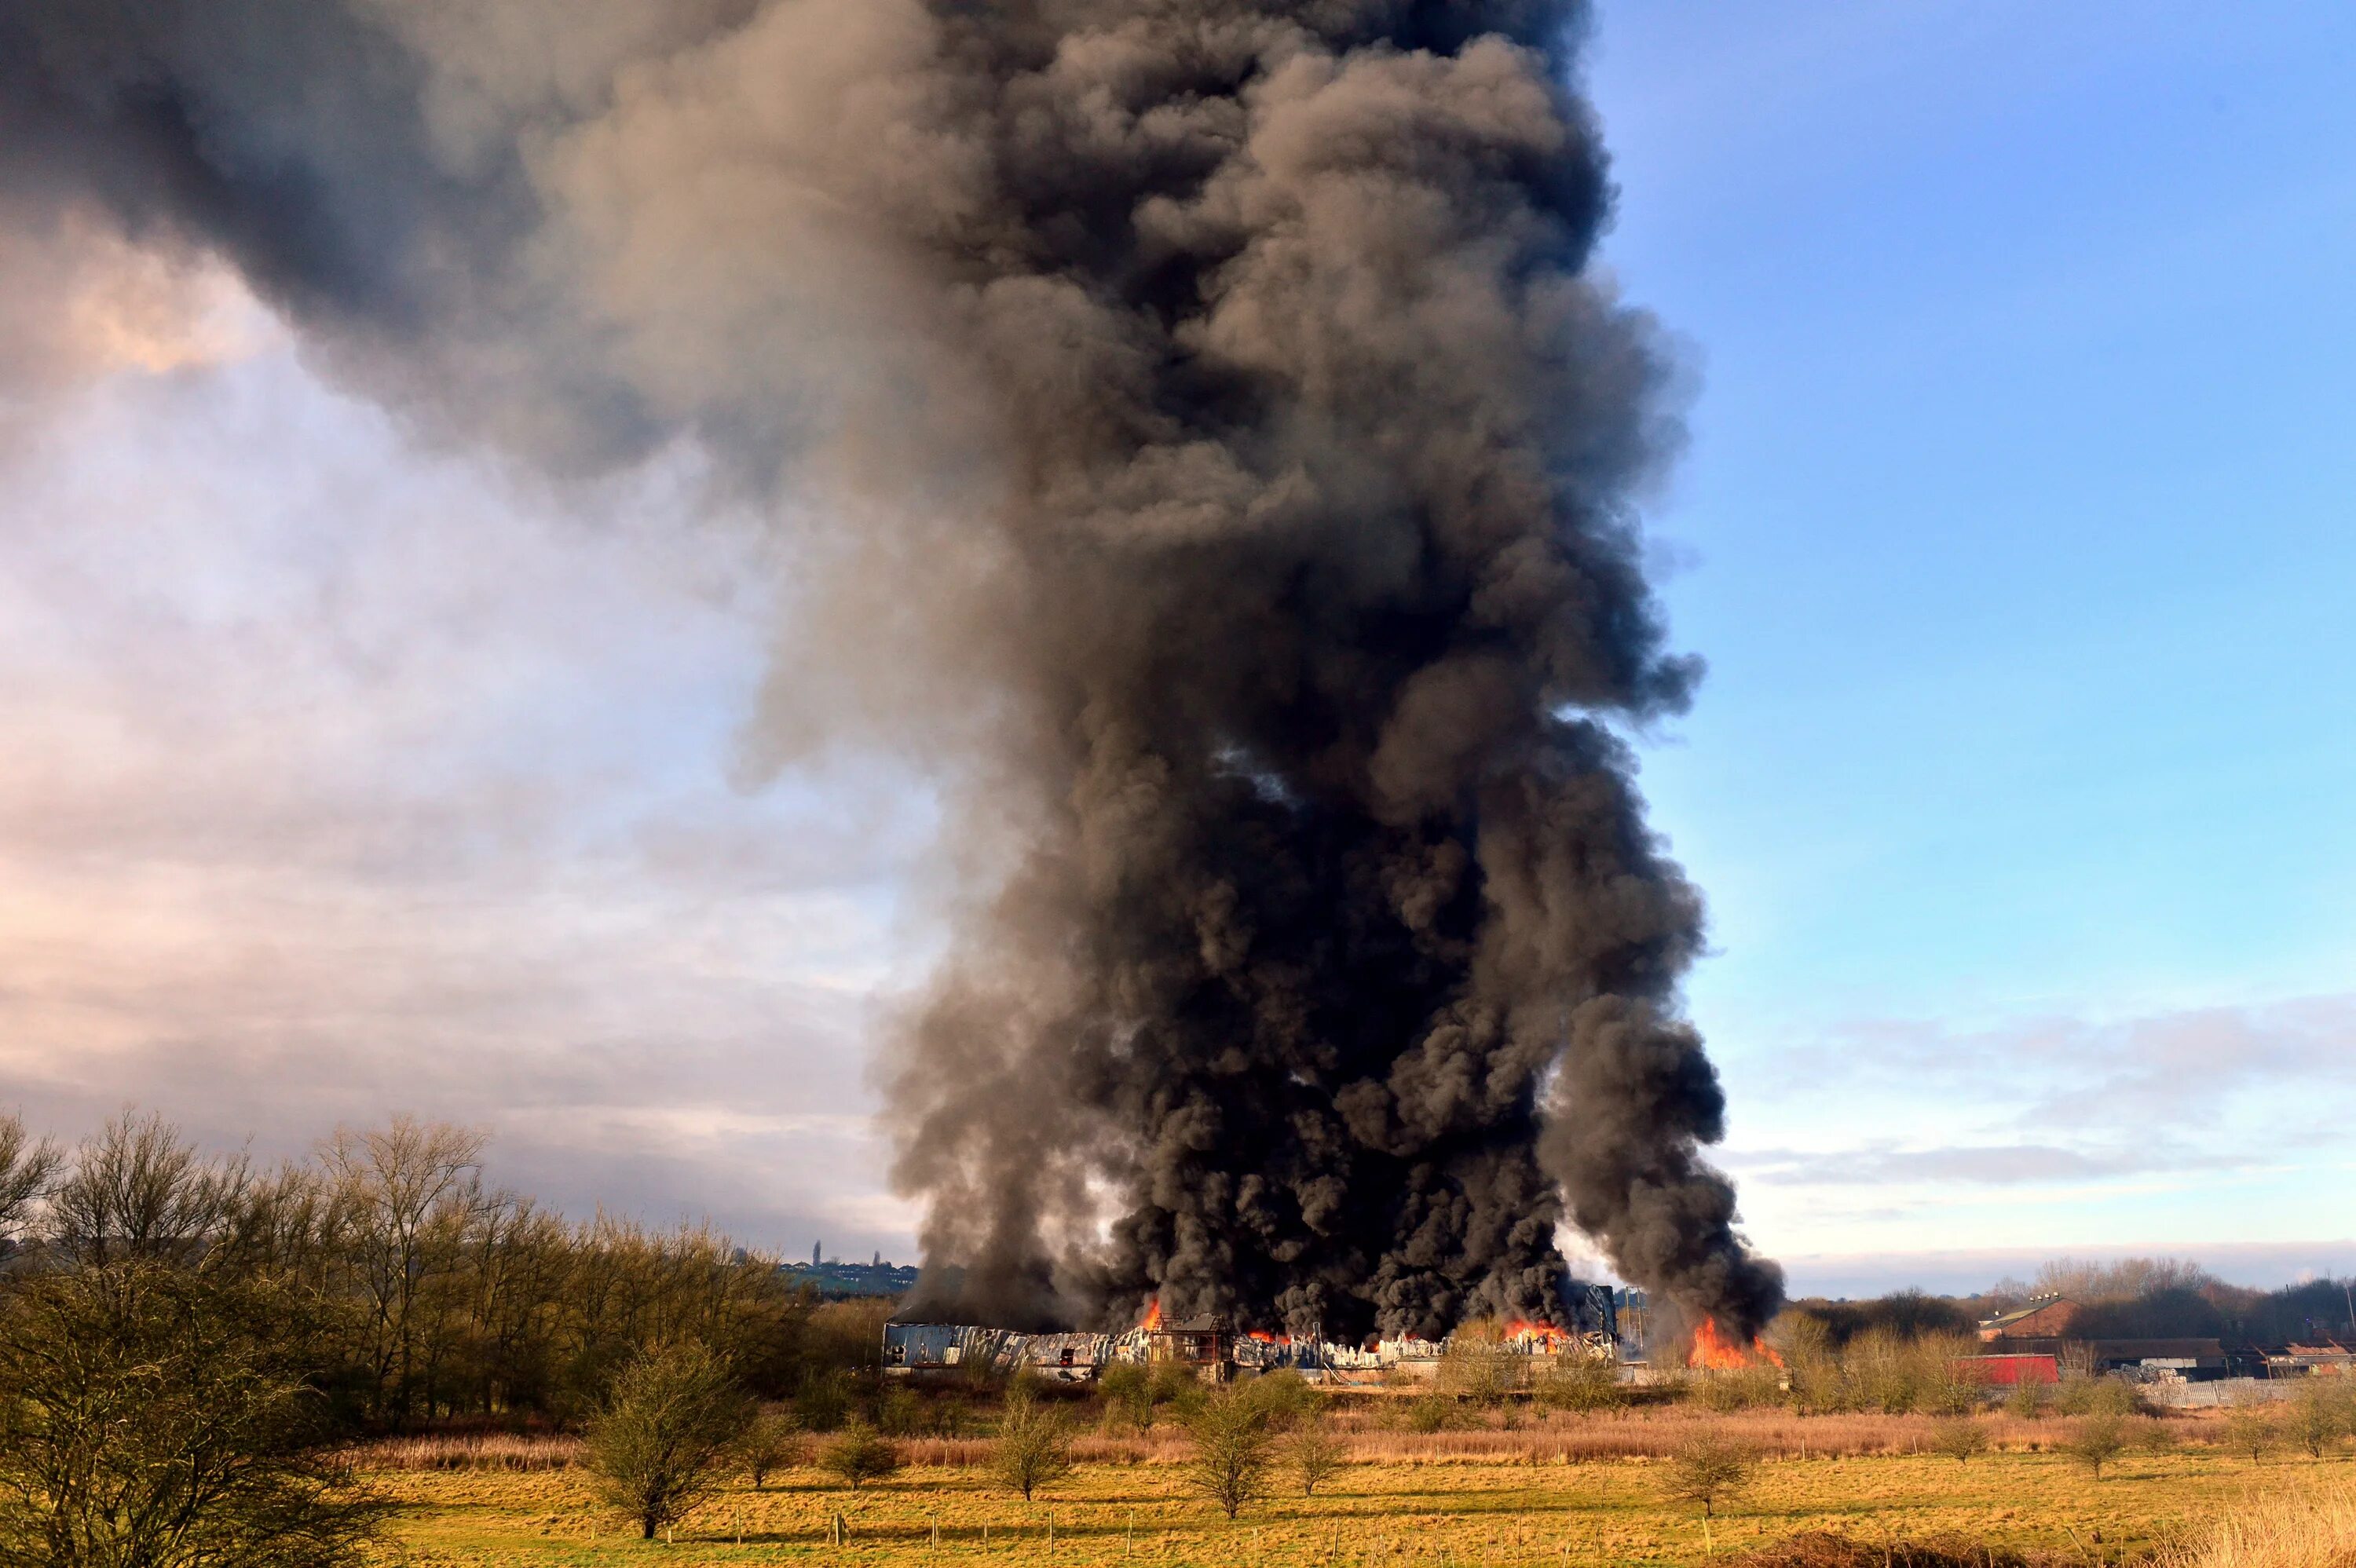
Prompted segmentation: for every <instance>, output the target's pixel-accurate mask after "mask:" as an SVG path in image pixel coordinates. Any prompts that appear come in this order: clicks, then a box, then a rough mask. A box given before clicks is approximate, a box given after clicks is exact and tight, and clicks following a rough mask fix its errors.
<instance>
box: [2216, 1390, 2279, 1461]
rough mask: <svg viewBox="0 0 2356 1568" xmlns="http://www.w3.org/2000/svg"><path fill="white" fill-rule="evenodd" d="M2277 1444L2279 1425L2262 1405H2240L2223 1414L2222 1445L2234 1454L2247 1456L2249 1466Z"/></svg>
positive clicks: (2272, 1412)
mask: <svg viewBox="0 0 2356 1568" xmlns="http://www.w3.org/2000/svg"><path fill="white" fill-rule="evenodd" d="M2281 1440H2282V1427H2281V1424H2280V1423H2278V1422H2277V1421H2276V1419H2275V1413H2274V1411H2273V1410H2272V1409H2271V1408H2269V1407H2268V1406H2266V1405H2265V1404H2260V1403H2247V1404H2240V1405H2236V1406H2234V1407H2233V1409H2232V1410H2230V1411H2228V1412H2226V1413H2225V1443H2226V1445H2227V1446H2228V1447H2231V1448H2232V1449H2233V1450H2234V1451H2235V1452H2236V1453H2241V1454H2247V1455H2248V1456H2250V1463H2251V1464H2253V1465H2254V1464H2257V1463H2258V1462H2259V1461H2260V1460H2262V1459H2264V1458H2265V1456H2266V1454H2267V1451H2268V1450H2270V1449H2272V1448H2273V1447H2274V1445H2276V1443H2278V1442H2280V1441H2281Z"/></svg>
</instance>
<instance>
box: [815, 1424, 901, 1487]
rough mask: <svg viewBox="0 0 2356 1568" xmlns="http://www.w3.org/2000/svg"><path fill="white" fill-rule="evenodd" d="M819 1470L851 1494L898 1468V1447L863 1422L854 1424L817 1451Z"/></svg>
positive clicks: (896, 1470) (891, 1473)
mask: <svg viewBox="0 0 2356 1568" xmlns="http://www.w3.org/2000/svg"><path fill="white" fill-rule="evenodd" d="M818 1466H819V1469H821V1470H824V1471H826V1472H827V1474H829V1475H830V1476H833V1477H836V1478H838V1479H839V1480H841V1482H842V1483H843V1485H845V1486H847V1487H849V1488H851V1490H852V1491H854V1492H855V1491H857V1490H858V1489H859V1488H860V1485H861V1484H862V1482H866V1481H880V1480H882V1479H883V1477H886V1476H891V1475H895V1474H897V1473H898V1471H899V1468H900V1445H898V1444H896V1443H894V1442H893V1441H892V1440H891V1439H890V1438H889V1437H886V1436H884V1435H883V1434H882V1433H880V1432H878V1431H876V1430H875V1429H874V1428H873V1427H872V1426H870V1425H868V1424H866V1423H865V1422H863V1421H856V1422H853V1423H851V1425H850V1426H849V1427H847V1428H845V1429H844V1431H843V1433H842V1435H841V1436H839V1437H836V1438H835V1439H833V1440H832V1441H831V1442H830V1443H828V1444H827V1445H826V1446H825V1447H823V1448H821V1449H819V1451H818Z"/></svg>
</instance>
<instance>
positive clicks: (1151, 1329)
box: [1137, 1296, 1162, 1334]
mask: <svg viewBox="0 0 2356 1568" xmlns="http://www.w3.org/2000/svg"><path fill="white" fill-rule="evenodd" d="M1137 1326H1138V1327H1139V1328H1142V1329H1144V1330H1145V1331H1146V1332H1147V1333H1149V1334H1151V1333H1155V1332H1157V1331H1159V1330H1160V1328H1162V1298H1161V1297H1160V1296H1155V1297H1154V1298H1153V1299H1152V1300H1151V1301H1149V1302H1147V1303H1146V1304H1145V1316H1144V1317H1141V1318H1139V1319H1138V1320H1137Z"/></svg>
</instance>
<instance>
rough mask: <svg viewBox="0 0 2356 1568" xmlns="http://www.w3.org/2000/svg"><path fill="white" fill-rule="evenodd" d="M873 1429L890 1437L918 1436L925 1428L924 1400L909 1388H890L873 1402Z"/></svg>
mask: <svg viewBox="0 0 2356 1568" xmlns="http://www.w3.org/2000/svg"><path fill="white" fill-rule="evenodd" d="M875 1429H876V1430H877V1431H878V1432H881V1433H883V1434H884V1435H887V1436H892V1437H918V1436H922V1435H924V1430H925V1402H924V1401H923V1400H920V1399H918V1398H917V1397H916V1390H914V1389H910V1388H890V1389H885V1390H884V1391H883V1398H882V1399H879V1400H877V1401H876V1402H875Z"/></svg>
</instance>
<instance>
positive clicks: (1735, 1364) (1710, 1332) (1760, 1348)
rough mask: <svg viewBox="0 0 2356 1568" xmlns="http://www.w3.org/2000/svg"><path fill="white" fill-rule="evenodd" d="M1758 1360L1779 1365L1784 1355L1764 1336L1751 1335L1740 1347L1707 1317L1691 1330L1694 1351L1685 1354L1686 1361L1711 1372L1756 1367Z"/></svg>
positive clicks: (1691, 1365) (1692, 1365)
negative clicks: (1752, 1336)
mask: <svg viewBox="0 0 2356 1568" xmlns="http://www.w3.org/2000/svg"><path fill="white" fill-rule="evenodd" d="M1761 1361H1765V1362H1767V1363H1768V1364H1770V1365H1772V1366H1778V1367H1780V1366H1782V1365H1783V1357H1781V1356H1779V1355H1777V1354H1776V1353H1775V1352H1774V1349H1772V1347H1770V1346H1769V1345H1768V1343H1767V1341H1766V1340H1764V1339H1753V1340H1751V1348H1750V1349H1743V1348H1742V1347H1741V1346H1740V1345H1739V1344H1736V1343H1735V1342H1734V1341H1733V1340H1731V1339H1727V1338H1726V1337H1724V1336H1723V1335H1721V1334H1719V1331H1718V1325H1717V1324H1716V1323H1715V1322H1713V1321H1711V1320H1710V1319H1709V1318H1707V1317H1705V1318H1703V1319H1702V1320H1701V1327H1700V1328H1697V1329H1695V1330H1694V1342H1693V1354H1691V1355H1689V1356H1687V1358H1686V1365H1687V1366H1689V1367H1701V1368H1706V1369H1707V1370H1708V1371H1714V1372H1734V1371H1741V1370H1742V1369H1744V1368H1745V1367H1755V1366H1757V1365H1758V1364H1759V1363H1760V1362H1761Z"/></svg>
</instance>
